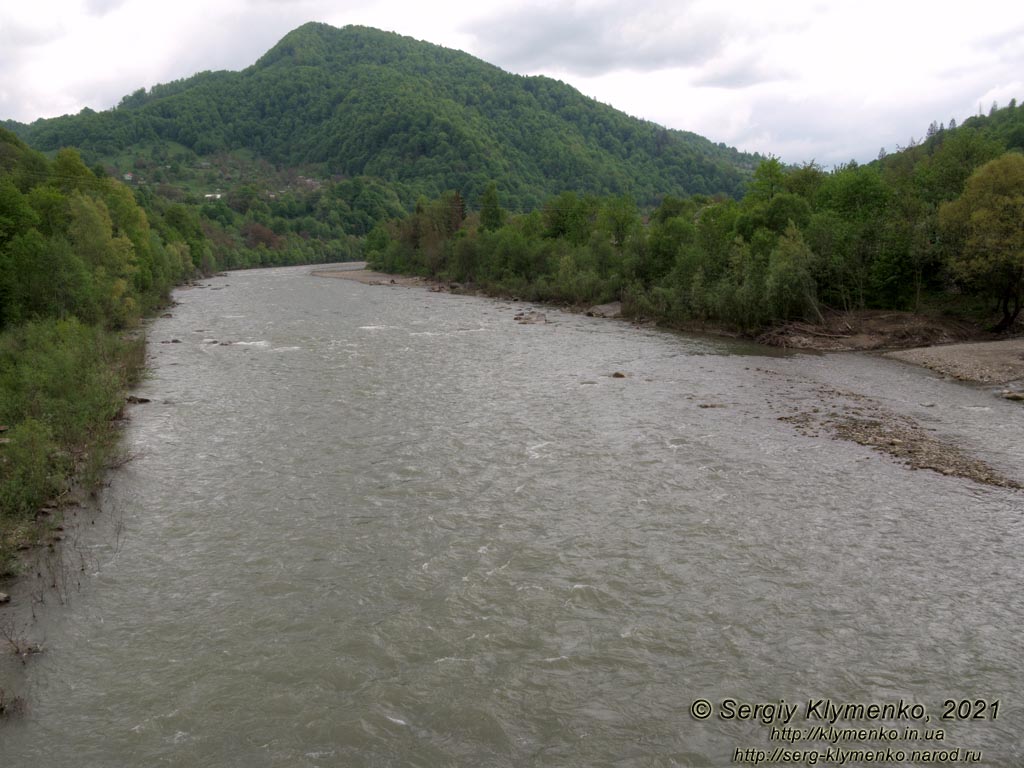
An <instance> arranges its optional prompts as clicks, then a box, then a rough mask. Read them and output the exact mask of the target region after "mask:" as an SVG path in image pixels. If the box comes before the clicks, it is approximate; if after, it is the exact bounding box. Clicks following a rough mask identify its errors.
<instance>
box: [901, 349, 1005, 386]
mask: <svg viewBox="0 0 1024 768" xmlns="http://www.w3.org/2000/svg"><path fill="white" fill-rule="evenodd" d="M887 357H892V358H895V359H897V360H903V361H904V362H907V363H915V364H917V365H923V366H924V367H926V368H930V369H931V370H933V371H936V372H938V373H941V374H943V375H946V376H952V377H953V378H954V379H960V380H961V381H973V382H977V383H980V384H1008V383H1009V382H1012V381H1024V338H1018V339H1004V340H1003V341H988V342H978V343H974V344H947V345H944V346H940V347H926V348H924V349H907V350H902V351H899V352H890V353H888V355H887Z"/></svg>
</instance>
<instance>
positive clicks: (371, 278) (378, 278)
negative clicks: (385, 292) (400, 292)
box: [310, 269, 434, 287]
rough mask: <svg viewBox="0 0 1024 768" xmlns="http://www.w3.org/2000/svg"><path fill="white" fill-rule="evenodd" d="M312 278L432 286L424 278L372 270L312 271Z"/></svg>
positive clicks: (407, 285)
mask: <svg viewBox="0 0 1024 768" xmlns="http://www.w3.org/2000/svg"><path fill="white" fill-rule="evenodd" d="M310 274H311V275H313V277H333V278H336V279H338V280H353V281H355V282H357V283H363V284H364V285H398V286H405V287H412V286H428V285H434V283H433V281H430V280H427V279H426V278H424V277H410V276H409V275H389V274H387V273H385V272H374V271H373V270H372V269H314V270H313V271H312V272H310Z"/></svg>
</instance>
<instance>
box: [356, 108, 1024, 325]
mask: <svg viewBox="0 0 1024 768" xmlns="http://www.w3.org/2000/svg"><path fill="white" fill-rule="evenodd" d="M1020 126H1024V110H1022V109H1020V108H1017V107H1016V105H1015V104H1011V106H1010V107H1008V108H1006V109H1005V110H1001V111H998V112H993V115H991V116H990V117H989V118H987V119H978V120H974V121H969V124H967V125H965V126H963V127H961V128H957V129H946V128H945V127H943V128H935V130H933V131H930V135H929V137H928V140H927V141H926V142H925V143H923V144H921V145H919V146H914V147H911V148H910V149H907V150H905V151H902V152H900V153H898V154H893V155H888V156H885V157H883V158H880V160H879V161H878V162H875V163H872V164H870V165H863V166H862V165H858V164H856V163H852V162H851V163H850V164H848V165H846V166H843V167H840V168H837V169H835V170H834V171H831V172H826V171H824V170H823V169H821V168H820V167H818V166H816V165H813V164H810V165H806V166H803V167H800V168H786V167H784V166H783V165H782V164H781V163H780V162H779V161H778V160H777V159H769V160H767V161H764V162H762V163H761V164H760V166H759V167H758V168H757V169H756V171H755V172H754V177H753V180H752V181H751V183H750V185H749V187H748V189H747V192H746V194H745V195H744V196H743V198H742V199H741V200H739V201H736V200H731V199H727V198H722V197H717V198H713V197H708V196H703V195H695V196H691V197H689V198H677V197H665V198H664V199H663V200H662V202H661V204H660V205H659V206H658V207H657V208H655V209H654V210H653V211H650V212H648V213H645V212H644V211H642V210H641V209H640V208H639V207H638V206H637V204H636V203H635V202H634V201H633V199H631V198H630V197H627V196H615V197H596V196H591V195H581V194H577V193H575V192H564V193H562V194H560V195H557V196H555V197H552V198H549V199H548V200H547V202H546V203H545V204H544V206H543V207H542V208H541V209H540V210H538V211H535V212H532V213H529V214H525V215H517V216H509V215H507V214H505V212H503V211H502V209H501V206H500V204H499V201H498V190H497V188H496V187H495V186H491V187H490V188H488V190H487V192H486V194H485V195H484V196H483V198H482V205H481V208H480V211H479V213H473V214H470V215H468V216H467V215H465V204H464V202H463V200H462V198H461V196H460V195H458V194H457V193H452V192H449V193H446V194H445V195H442V196H440V197H438V198H436V199H434V200H432V201H427V200H421V201H420V203H419V204H418V205H417V207H416V210H415V211H414V212H413V213H411V214H410V215H408V216H407V217H405V218H404V219H401V220H396V221H393V222H391V223H390V224H388V225H386V226H382V227H379V228H378V229H376V230H375V231H374V232H372V233H371V235H370V236H369V237H368V238H367V243H366V250H367V255H368V257H369V259H370V261H371V264H372V265H373V266H374V267H375V268H378V269H382V270H385V271H395V272H412V273H418V274H422V275H428V276H432V277H439V278H442V279H449V280H456V281H462V282H470V283H474V284H476V285H478V286H480V287H481V288H483V289H484V290H486V291H489V292H496V293H502V294H512V295H518V296H521V297H523V298H528V299H531V300H539V301H553V302H568V303H572V304H576V305H587V304H597V303H603V302H608V301H612V300H622V301H623V303H624V310H625V311H627V312H628V313H632V314H634V315H639V316H643V317H647V318H653V319H656V320H658V321H661V322H665V323H669V324H671V323H677V324H685V323H687V322H690V321H694V320H699V321H712V322H715V323H719V324H722V325H727V326H732V327H736V328H739V329H742V330H746V331H754V330H757V329H760V328H764V327H765V326H767V325H769V324H771V323H773V322H777V321H783V320H790V319H798V318H802V319H807V320H812V321H813V320H816V319H820V318H821V314H822V312H823V310H824V309H825V308H836V309H863V308H891V309H901V310H919V309H921V308H922V307H923V306H925V305H932V306H935V305H936V304H945V305H948V304H949V303H950V299H952V298H953V297H954V296H957V297H959V296H965V295H974V296H977V297H979V298H980V300H982V301H984V302H985V304H984V305H983V309H985V310H987V311H988V312H989V313H990V314H991V315H992V316H993V317H994V322H995V329H996V330H1005V329H1007V328H1009V327H1010V326H1011V325H1012V324H1013V322H1014V321H1015V320H1016V318H1017V316H1018V313H1019V312H1020V309H1021V305H1022V300H1024V230H1022V228H1021V221H1024V155H1022V154H1021V153H1020V148H1021V146H1022V145H1024V140H1022V139H1024V131H1021V130H1019V128H1020ZM1008 149H1009V151H1007V150H1008ZM957 300H958V301H960V299H957Z"/></svg>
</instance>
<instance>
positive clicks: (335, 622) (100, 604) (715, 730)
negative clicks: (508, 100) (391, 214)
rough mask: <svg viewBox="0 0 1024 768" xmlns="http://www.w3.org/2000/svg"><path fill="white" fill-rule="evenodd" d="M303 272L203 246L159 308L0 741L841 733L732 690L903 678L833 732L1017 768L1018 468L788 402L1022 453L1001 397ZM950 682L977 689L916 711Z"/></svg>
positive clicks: (125, 745) (182, 760) (539, 741)
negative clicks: (979, 461)
mask: <svg viewBox="0 0 1024 768" xmlns="http://www.w3.org/2000/svg"><path fill="white" fill-rule="evenodd" d="M308 272H309V269H308V268H294V269H276V270H261V271H252V272H244V273H232V274H230V275H229V276H227V277H222V278H217V279H213V280H210V281H208V283H207V284H206V286H205V287H203V288H195V289H191V290H184V291H180V292H178V294H177V300H178V302H179V306H177V307H176V308H175V309H174V311H173V317H170V318H165V319H160V320H157V321H155V322H154V324H153V325H152V327H151V329H150V332H149V338H150V353H151V358H152V359H151V363H152V371H151V375H150V376H149V378H147V379H146V380H145V381H144V382H143V384H142V385H141V386H140V388H139V389H138V390H137V393H136V394H138V395H139V396H144V397H147V398H151V400H152V402H150V403H147V404H143V405H134V406H130V407H129V415H130V421H129V423H128V425H127V426H126V429H125V436H124V440H125V446H126V450H128V451H129V452H130V453H131V454H133V455H134V459H133V460H132V461H130V462H128V463H127V464H125V465H124V466H123V467H122V468H120V469H118V470H115V471H114V472H113V473H112V477H111V483H110V486H109V488H107V489H106V491H105V492H104V493H103V494H102V497H101V499H100V503H99V507H100V508H99V509H98V510H96V511H94V512H83V513H80V514H79V518H80V521H81V526H80V527H79V529H78V530H77V531H76V532H74V533H71V532H69V534H68V541H66V542H65V547H64V550H63V553H62V555H61V559H60V565H59V566H54V565H53V562H52V560H51V561H49V562H50V564H49V565H47V566H45V567H44V566H39V567H38V570H39V572H40V574H42V575H41V576H40V578H32V577H31V576H30V577H29V578H26V579H24V580H23V581H22V582H21V583H20V584H18V585H16V588H15V589H14V590H13V596H14V598H15V601H14V602H15V603H16V605H15V606H14V607H13V608H10V607H9V608H5V609H2V610H4V611H6V613H0V617H3V616H7V617H8V618H7V619H6V621H7V622H8V630H9V631H10V630H11V629H13V630H14V632H15V633H17V632H22V633H23V634H24V635H25V636H27V637H30V638H31V639H32V640H34V641H37V642H40V643H42V645H43V647H44V649H45V652H44V653H42V654H40V655H37V656H34V657H31V658H29V659H28V660H27V663H25V664H22V663H21V662H20V661H18V660H17V659H16V658H15V657H14V656H12V655H10V654H5V655H4V656H3V657H0V687H3V688H6V689H7V691H8V694H9V695H10V694H12V693H17V694H18V695H20V696H21V697H22V698H24V699H25V700H26V701H27V702H28V705H29V710H28V712H27V714H24V715H22V716H19V717H14V718H8V719H6V720H5V721H2V722H0V766H4V768H17V767H19V766H76V767H79V766H164V765H167V766H335V765H337V766H725V765H730V764H734V760H735V759H736V757H737V753H736V749H738V748H739V749H741V750H745V749H748V748H751V749H762V750H766V751H770V750H773V749H775V748H776V747H780V746H782V747H793V748H800V749H808V748H813V749H820V750H822V752H824V750H825V749H827V748H828V747H829V746H836V745H829V744H828V743H827V742H825V741H817V742H815V743H813V744H812V743H811V742H804V743H799V742H798V743H796V744H792V745H791V744H789V743H787V742H781V741H779V739H778V738H776V739H772V738H771V736H772V728H771V727H770V726H769V725H765V724H763V723H762V722H761V721H760V720H756V721H751V720H743V721H741V720H739V719H738V718H731V719H725V718H723V717H722V715H723V714H727V713H728V712H729V711H730V708H729V705H728V704H727V703H725V702H726V700H728V699H735V700H736V701H737V702H747V703H750V704H755V703H758V702H764V703H775V704H779V702H780V700H784V701H785V702H786V703H787V704H789V703H795V704H798V705H799V711H798V713H797V714H795V715H794V716H793V718H792V720H791V721H790V722H789V725H790V726H795V727H800V728H803V729H805V730H806V729H807V728H808V727H809V726H814V725H819V724H821V725H825V726H827V725H828V722H827V721H818V720H816V719H815V715H816V713H817V712H818V711H819V710H817V709H816V708H812V709H811V711H810V712H809V713H808V712H806V711H805V710H806V708H807V705H808V702H809V701H816V700H818V699H829V700H831V702H833V703H835V704H837V705H841V704H845V703H864V704H869V703H872V702H878V703H898V702H900V701H901V700H902V701H903V702H904V703H907V704H912V703H917V704H921V705H923V706H924V707H926V712H927V715H926V717H928V718H930V720H928V722H927V723H926V722H925V721H924V720H923V719H918V720H911V719H907V717H906V715H905V714H904V715H901V716H900V717H899V718H896V719H890V720H886V721H878V720H870V719H863V718H862V719H860V720H857V719H852V720H851V719H846V720H839V721H838V722H837V725H838V726H839V727H847V728H849V727H858V728H859V727H864V728H870V727H875V728H877V727H879V726H883V725H884V726H887V727H893V728H898V729H899V732H900V733H901V734H903V733H904V729H905V728H906V727H913V728H915V729H919V733H918V734H917V738H916V739H914V738H910V739H907V738H904V739H902V740H901V741H899V742H895V743H893V742H888V741H884V740H881V741H880V740H878V734H877V733H876V734H873V740H872V738H868V739H866V740H854V741H846V742H842V743H840V744H839V745H838V746H840V747H844V748H846V749H853V748H859V749H871V750H875V749H885V748H889V749H896V748H897V747H898V748H899V749H903V750H905V751H906V753H907V761H906V763H905V764H910V762H909V757H910V752H911V750H912V749H918V750H925V751H928V752H931V751H933V750H937V749H955V748H958V749H960V751H961V755H962V754H963V753H964V752H965V751H966V750H968V749H970V750H975V751H977V752H981V753H982V755H983V758H982V760H981V762H980V764H983V765H986V766H1007V767H1009V766H1019V765H1022V764H1024V746H1022V742H1024V737H1022V735H1021V734H1022V731H1024V701H1022V695H1024V639H1022V638H1024V633H1022V629H1024V572H1022V569H1021V553H1022V552H1024V517H1022V512H1024V495H1022V493H1021V492H1019V491H1013V490H1007V489H1000V488H992V487H987V486H982V485H978V484H976V483H973V482H971V481H968V480H964V479H959V478H956V477H944V476H942V475H939V474H937V473H935V472H930V471H911V470H909V469H907V468H905V467H903V466H901V465H899V464H898V463H896V462H895V461H894V460H892V459H891V458H889V457H887V456H885V455H882V454H879V453H875V452H873V451H871V450H870V449H869V448H865V447H863V446H860V445H856V444H853V443H847V442H843V441H837V440H834V439H831V438H829V437H828V436H817V437H816V436H805V435H803V434H800V433H799V432H798V431H797V430H795V429H794V427H793V425H792V424H790V423H788V422H786V421H780V420H779V417H780V416H782V415H785V413H786V412H787V411H786V409H787V408H788V407H791V406H792V405H793V404H794V403H797V404H804V405H806V407H807V408H811V407H818V406H817V405H814V397H816V395H815V393H816V392H819V391H820V390H821V389H822V388H823V387H826V388H827V387H832V388H835V387H841V388H843V389H844V391H852V392H856V393H860V394H862V395H864V396H867V397H871V398H873V399H874V400H875V401H877V402H880V403H882V404H884V406H885V407H886V408H889V409H892V410H893V411H894V412H896V413H900V414H905V415H908V416H910V417H913V418H915V419H917V420H919V421H920V422H921V423H922V424H923V425H924V426H925V427H926V428H928V429H932V430H935V433H936V434H939V435H942V436H943V437H946V438H949V439H950V440H955V441H956V442H957V444H959V445H961V446H963V447H965V448H966V449H967V450H969V451H970V452H972V453H973V454H974V455H977V456H980V457H982V458H984V459H986V460H987V461H989V462H990V463H992V464H993V465H994V466H996V467H998V468H1000V469H1001V470H1003V471H1004V472H1007V473H1009V474H1011V475H1012V476H1014V477H1017V478H1018V479H1024V478H1021V477H1020V474H1021V473H1020V467H1021V466H1024V447H1022V441H1021V439H1020V436H1021V434H1022V433H1021V427H1022V426H1024V420H1022V417H1021V411H1020V408H1019V405H1017V404H1014V403H1008V402H1005V401H1001V400H998V399H997V398H994V397H992V396H991V393H990V392H988V391H985V390H983V389H980V388H972V387H968V386H964V385H961V384H957V383H953V382H950V381H945V380H942V379H940V378H938V377H936V376H934V375H932V374H930V373H928V372H926V371H923V370H919V369H916V368H913V367H910V366H907V365H904V364H902V363H899V362H895V361H890V360H886V359H883V358H878V357H871V356H864V355H843V354H834V355H827V356H821V355H807V354H804V355H782V354H780V353H778V352H777V351H772V350H767V349H764V348H761V347H757V346H754V345H751V344H745V343H739V342H732V341H728V340H721V339H712V338H701V337H693V336H683V335H677V334H672V333H667V332H662V331H657V330H653V329H638V328H634V327H631V326H630V325H629V324H627V323H621V322H617V321H608V320H598V319H592V318H587V317H583V316H579V315H571V314H562V313H560V312H557V311H554V310H550V309H549V310H545V311H546V312H547V316H548V320H549V322H548V323H547V324H537V325H520V324H517V323H516V322H514V321H513V314H514V313H515V311H516V309H518V308H519V306H520V305H518V304H512V303H507V302H501V301H494V300H489V299H484V298H474V297H461V296H452V295H447V294H436V293H430V292H428V291H426V290H423V289H414V288H391V287H379V286H367V285H362V284H358V283H355V282H351V281H345V280H332V279H324V278H315V277H311V276H310V275H309V274H308ZM174 339H177V340H178V341H179V343H174V342H173V340H174ZM222 342H230V343H222ZM615 372H622V373H623V374H625V376H624V377H623V378H615V377H613V376H612V374H613V373H615ZM822 407H825V406H822ZM44 583H49V584H51V586H50V587H48V588H44V587H43V586H40V585H41V584H44ZM54 584H55V585H56V588H54V587H53V586H52V585H54ZM29 606H32V607H31V613H33V614H34V615H35V618H34V619H33V618H31V617H30V616H29V615H28V611H29V610H30V608H29ZM11 617H17V619H16V620H15V619H12V618H11ZM12 622H13V624H12ZM698 699H707V700H708V701H709V702H711V703H712V706H713V710H714V711H713V714H712V716H711V717H710V718H709V719H707V720H704V721H701V720H698V719H695V718H694V717H693V716H692V715H691V705H692V703H693V702H694V701H696V700H698ZM947 699H952V700H954V701H959V700H962V699H963V700H971V701H973V700H986V701H988V702H993V701H996V700H998V701H999V702H1000V703H999V705H998V707H997V710H996V714H997V719H995V720H992V719H991V717H990V716H991V713H992V708H991V706H989V707H988V708H987V709H986V711H985V712H984V714H985V715H986V719H978V720H971V721H942V720H941V719H940V718H941V715H942V714H943V710H944V706H943V702H944V701H945V700H947ZM724 703H725V711H723V704H724ZM970 706H974V705H970ZM736 711H739V710H736ZM974 711H976V710H974ZM761 714H762V715H764V712H763V711H762V712H761ZM808 715H809V716H810V719H808ZM774 725H776V726H780V725H781V723H778V722H776V723H774ZM937 729H942V730H943V735H944V740H941V741H940V740H938V734H937V733H936V730H937ZM926 734H930V735H931V736H932V738H931V739H925V735H926ZM911 735H912V736H913V735H914V734H911ZM741 757H742V755H741ZM735 764H739V763H735ZM789 764H795V763H789ZM800 764H807V761H806V758H805V759H804V762H803V763H800ZM818 764H820V765H825V764H831V763H828V762H827V761H826V759H825V755H824V754H823V755H822V756H821V759H820V762H819V763H818ZM888 764H897V763H888Z"/></svg>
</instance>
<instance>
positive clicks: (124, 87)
mask: <svg viewBox="0 0 1024 768" xmlns="http://www.w3.org/2000/svg"><path fill="white" fill-rule="evenodd" d="M307 21H321V22H326V23H328V24H331V25H333V26H336V27H342V26H345V25H347V24H361V25H366V26H372V27H377V28H379V29H384V30H389V31H394V32H398V33H400V34H403V35H408V36H410V37H413V38H416V39H418V40H426V41H429V42H432V43H437V44H439V45H444V46H447V47H449V48H457V49H460V50H463V51H466V52H467V53H470V54H472V55H474V56H477V57H478V58H481V59H483V60H485V61H488V62H490V63H492V64H496V65H497V66H499V67H501V68H502V69H505V70H507V71H509V72H515V73H518V74H524V75H535V74H543V75H547V76H549V77H553V78H556V79H558V80H562V81H564V82H566V83H568V84H570V85H572V86H574V87H575V88H577V89H578V90H580V91H581V92H583V93H584V94H586V95H587V96H591V97H593V98H595V99H597V100H598V101H601V102H604V103H606V104H610V105H611V106H613V107H615V108H617V109H620V110H622V111H624V112H627V113H629V114H631V115H634V116H636V117H640V118H643V119H646V120H650V121H653V122H655V123H658V124H661V125H665V126H667V127H669V128H677V129H680V130H687V131H693V132H695V133H699V134H701V135H703V136H706V137H707V138H709V139H711V140H712V141H715V142H724V143H726V144H728V145H730V146H736V147H739V148H740V149H742V150H746V151H750V152H761V153H762V154H765V155H769V154H770V155H775V156H778V157H780V158H781V159H782V160H783V161H785V162H787V163H798V164H799V163H807V162H812V161H813V162H817V163H819V164H821V165H823V166H824V167H826V168H829V167H832V166H834V165H836V164H840V163H844V162H847V161H849V160H857V161H858V162H866V161H869V160H872V159H874V158H875V157H877V156H878V153H879V150H880V149H882V148H883V147H884V148H885V149H886V150H887V151H890V152H891V151H894V150H896V149H898V148H899V147H903V146H906V145H907V144H909V143H910V142H911V140H913V139H920V138H922V137H923V136H924V134H925V131H926V130H927V128H928V126H929V124H931V123H932V122H933V121H938V122H943V123H945V122H948V121H949V120H950V118H953V119H955V120H956V121H957V122H962V121H963V120H964V119H965V118H967V117H970V116H971V115H974V114H977V113H978V112H979V110H981V111H983V112H985V113H987V112H988V111H989V109H990V108H991V106H992V104H993V102H995V103H997V104H998V105H999V106H1005V105H1006V104H1007V103H1008V102H1009V101H1010V100H1011V99H1014V98H1015V99H1017V100H1018V101H1021V102H1024V3H1019V2H1010V1H1009V0H972V2H970V3H949V2H943V1H942V0H930V2H924V1H922V0H885V1H884V2H883V1H882V0H857V1H856V2H851V0H831V1H827V0H785V2H778V1H777V0H776V1H775V2H772V1H771V0H730V1H729V2H722V0H630V2H622V0H614V1H611V0H545V1H544V2H532V1H531V0H526V2H523V0H499V1H498V2H485V1H484V0H480V1H479V2H476V3H474V2H468V1H467V0H458V2H455V1H452V0H431V1H430V2H422V1H418V2H408V1H405V0H383V1H380V2H370V1H369V0H174V1H173V2H168V1H167V0H33V2H30V3H27V2H20V1H18V0H0V120H5V119H13V120H18V121H21V122H31V121H32V120H35V119H36V118H39V117H54V116H57V115H62V114H68V113H77V112H78V111H80V110H81V109H82V108H83V107H90V108H92V109H95V110H97V111H99V110H103V109H109V108H110V107H113V106H115V105H116V104H117V103H118V102H119V101H120V99H121V97H122V96H124V95H126V94H129V93H131V92H133V91H135V90H138V89H139V88H143V87H149V86H152V85H154V84H156V83H163V82H169V81H172V80H177V79H180V78H183V77H188V76H189V75H192V74H194V73H196V72H200V71H204V70H217V69H232V70H238V69H244V68H245V67H247V66H249V65H251V64H252V63H254V62H255V61H256V59H258V58H259V57H260V55H262V54H263V53H264V52H265V51H266V50H268V49H269V48H270V47H272V46H273V45H274V44H275V43H276V42H277V41H278V40H279V39H280V38H281V37H283V36H284V35H285V34H286V33H287V32H289V31H290V30H292V29H294V28H295V27H297V26H299V25H300V24H303V23H305V22H307Z"/></svg>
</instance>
